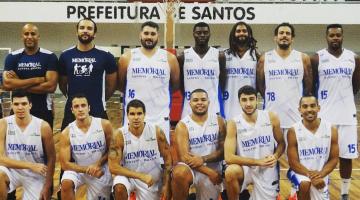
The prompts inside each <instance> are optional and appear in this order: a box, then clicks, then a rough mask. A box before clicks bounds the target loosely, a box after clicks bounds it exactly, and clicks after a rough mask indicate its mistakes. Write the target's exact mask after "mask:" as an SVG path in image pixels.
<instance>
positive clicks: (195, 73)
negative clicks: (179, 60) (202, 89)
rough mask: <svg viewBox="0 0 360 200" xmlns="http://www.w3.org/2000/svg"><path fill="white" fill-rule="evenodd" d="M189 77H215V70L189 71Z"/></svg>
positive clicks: (187, 72)
mask: <svg viewBox="0 0 360 200" xmlns="http://www.w3.org/2000/svg"><path fill="white" fill-rule="evenodd" d="M186 75H187V76H190V77H191V76H215V70H213V69H187V70H186Z"/></svg>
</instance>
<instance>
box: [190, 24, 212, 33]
mask: <svg viewBox="0 0 360 200" xmlns="http://www.w3.org/2000/svg"><path fill="white" fill-rule="evenodd" d="M196 27H207V28H208V29H209V31H210V26H209V24H208V23H205V22H199V23H196V24H195V25H194V27H193V32H194V31H195V29H196Z"/></svg>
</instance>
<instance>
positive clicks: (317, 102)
mask: <svg viewBox="0 0 360 200" xmlns="http://www.w3.org/2000/svg"><path fill="white" fill-rule="evenodd" d="M308 97H314V98H315V100H316V104H317V105H319V101H318V99H317V98H316V96H314V95H311V94H309V95H304V96H302V97H301V98H300V100H299V107H301V102H302V100H303V98H308Z"/></svg>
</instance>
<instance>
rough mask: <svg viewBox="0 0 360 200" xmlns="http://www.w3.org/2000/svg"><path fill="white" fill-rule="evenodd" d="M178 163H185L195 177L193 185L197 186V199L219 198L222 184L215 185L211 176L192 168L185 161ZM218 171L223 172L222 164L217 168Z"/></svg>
mask: <svg viewBox="0 0 360 200" xmlns="http://www.w3.org/2000/svg"><path fill="white" fill-rule="evenodd" d="M178 164H179V165H185V166H187V167H188V168H189V170H190V172H191V174H192V177H193V183H192V186H194V187H195V188H196V199H198V200H209V199H213V200H216V199H218V197H219V194H220V192H221V191H222V189H223V187H222V184H219V185H214V184H213V183H212V182H211V181H210V179H209V177H208V176H206V175H205V174H203V173H201V172H198V171H194V170H192V169H191V167H190V166H189V165H187V164H185V163H183V162H179V163H178ZM216 171H218V173H220V174H221V169H220V165H219V169H216Z"/></svg>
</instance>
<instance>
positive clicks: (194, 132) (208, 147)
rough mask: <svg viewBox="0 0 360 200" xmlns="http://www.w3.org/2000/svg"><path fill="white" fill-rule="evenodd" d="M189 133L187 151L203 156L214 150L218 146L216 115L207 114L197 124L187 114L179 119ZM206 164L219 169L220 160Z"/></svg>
mask: <svg viewBox="0 0 360 200" xmlns="http://www.w3.org/2000/svg"><path fill="white" fill-rule="evenodd" d="M181 122H182V123H184V124H185V126H186V128H187V131H188V133H189V148H190V149H189V152H190V153H192V154H195V155H198V156H205V155H209V154H211V153H213V152H215V151H216V150H217V149H218V147H219V123H218V116H217V115H215V114H214V115H210V114H209V115H208V118H207V120H206V121H205V123H204V124H203V125H199V124H198V123H196V122H195V121H194V120H192V119H191V115H187V116H186V117H185V118H183V119H182V120H181ZM207 166H209V167H211V168H213V169H219V167H220V162H214V163H208V164H207Z"/></svg>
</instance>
